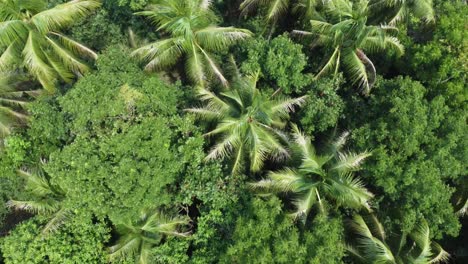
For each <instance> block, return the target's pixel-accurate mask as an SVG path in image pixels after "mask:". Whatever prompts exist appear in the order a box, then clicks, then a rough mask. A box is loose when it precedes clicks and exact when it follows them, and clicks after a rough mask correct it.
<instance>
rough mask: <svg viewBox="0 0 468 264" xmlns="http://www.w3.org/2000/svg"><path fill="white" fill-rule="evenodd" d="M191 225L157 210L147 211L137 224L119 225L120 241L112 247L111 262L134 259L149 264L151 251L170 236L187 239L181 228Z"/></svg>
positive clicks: (183, 219) (180, 218) (142, 213)
mask: <svg viewBox="0 0 468 264" xmlns="http://www.w3.org/2000/svg"><path fill="white" fill-rule="evenodd" d="M187 224H189V220H188V218H182V217H174V218H169V217H167V216H166V215H164V214H163V213H161V212H160V211H158V210H155V209H146V210H143V211H142V212H141V215H140V217H139V219H138V220H137V222H136V223H125V224H118V225H117V226H116V227H117V231H118V233H119V234H120V239H119V240H118V241H117V243H116V244H115V245H114V246H112V247H110V249H109V251H110V254H109V260H110V261H111V262H119V261H121V260H125V259H127V260H128V259H129V258H134V259H135V262H136V263H140V264H146V263H149V258H150V254H151V249H152V248H153V247H154V246H157V245H159V244H161V243H162V242H163V239H164V238H166V237H168V236H177V237H187V236H188V235H189V234H190V233H188V232H180V227H183V226H185V225H187Z"/></svg>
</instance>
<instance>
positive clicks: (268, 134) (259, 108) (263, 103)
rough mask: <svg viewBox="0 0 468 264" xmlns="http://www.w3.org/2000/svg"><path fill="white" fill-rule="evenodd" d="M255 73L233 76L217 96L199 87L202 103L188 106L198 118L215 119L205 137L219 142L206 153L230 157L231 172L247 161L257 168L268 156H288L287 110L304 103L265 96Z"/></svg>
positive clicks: (215, 157)
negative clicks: (201, 105)
mask: <svg viewBox="0 0 468 264" xmlns="http://www.w3.org/2000/svg"><path fill="white" fill-rule="evenodd" d="M257 80H258V75H254V76H241V75H240V74H239V73H238V72H237V73H236V77H235V78H233V82H232V84H231V88H230V89H229V90H226V91H223V92H221V93H220V94H219V95H216V94H215V93H213V92H211V91H208V90H206V89H201V90H200V99H201V100H202V101H203V102H205V105H204V106H203V107H200V108H192V109H188V111H190V112H192V113H195V114H196V115H198V116H199V117H200V118H201V119H204V120H207V121H215V122H216V124H217V125H216V127H215V128H214V129H213V130H212V131H210V132H208V133H207V134H206V135H207V136H218V142H217V143H216V144H215V146H214V147H213V148H212V150H211V151H210V153H209V154H208V156H207V159H208V160H211V159H218V158H219V159H224V158H227V157H229V158H232V159H233V165H232V172H233V173H234V174H237V173H240V172H242V170H243V168H244V167H245V164H246V163H249V164H250V165H249V168H250V171H252V172H257V171H259V170H260V169H261V168H262V166H263V164H264V162H265V160H266V159H267V158H272V159H275V160H282V159H285V158H287V157H289V152H288V150H287V149H286V147H285V142H286V141H287V137H286V135H285V134H284V133H283V132H282V131H281V129H283V128H284V127H285V126H286V120H287V119H288V118H289V113H290V112H292V111H294V108H295V106H300V105H302V104H303V103H304V102H305V99H306V97H305V96H303V97H299V98H294V99H291V98H284V97H281V96H280V95H278V94H273V95H267V94H265V93H262V92H261V91H260V90H259V89H258V88H257Z"/></svg>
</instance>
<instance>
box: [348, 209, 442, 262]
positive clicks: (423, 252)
mask: <svg viewBox="0 0 468 264" xmlns="http://www.w3.org/2000/svg"><path fill="white" fill-rule="evenodd" d="M351 228H352V229H353V230H354V232H355V233H356V234H357V235H358V238H357V239H356V241H355V243H356V246H351V245H349V246H348V247H347V248H348V252H350V254H351V256H353V257H354V258H355V259H356V261H358V263H389V264H430V263H443V262H447V261H448V258H449V254H448V253H447V252H446V251H444V250H443V249H442V247H441V246H440V245H439V244H437V243H436V242H431V240H430V230H429V226H428V225H427V223H426V222H425V221H423V222H422V223H421V224H420V225H418V226H416V228H415V229H414V230H413V231H412V232H411V233H410V234H409V236H408V234H401V235H399V236H392V237H391V238H388V237H387V236H386V234H385V230H384V228H383V226H382V224H381V223H380V222H379V221H378V220H377V218H376V217H375V216H373V215H370V216H368V217H362V216H360V215H355V216H354V219H353V221H352V222H351Z"/></svg>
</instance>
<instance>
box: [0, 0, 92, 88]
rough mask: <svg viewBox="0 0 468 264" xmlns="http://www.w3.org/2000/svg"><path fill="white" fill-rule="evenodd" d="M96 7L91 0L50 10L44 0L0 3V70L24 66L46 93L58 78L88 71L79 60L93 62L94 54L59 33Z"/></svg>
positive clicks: (71, 3) (80, 0)
mask: <svg viewBox="0 0 468 264" xmlns="http://www.w3.org/2000/svg"><path fill="white" fill-rule="evenodd" d="M99 6H100V3H99V2H97V1H94V0H79V1H70V2H67V3H64V4H60V5H57V6H55V7H53V8H50V9H47V1H44V0H26V1H2V2H0V23H1V30H0V53H1V55H0V70H4V69H11V68H16V67H17V66H18V65H21V66H24V67H26V69H27V70H28V71H29V72H30V73H31V74H32V75H33V76H34V77H35V78H36V79H37V80H38V81H39V82H40V83H41V85H42V86H43V87H44V88H45V89H47V90H49V91H54V90H55V88H56V86H55V83H56V81H57V80H58V79H61V80H64V81H68V82H69V81H71V80H72V79H73V77H74V76H80V75H82V74H83V73H85V72H87V71H88V70H89V67H88V66H87V65H86V63H84V62H83V61H82V60H81V59H80V58H83V57H85V58H91V59H95V58H96V54H95V53H94V52H93V51H91V50H90V49H88V48H87V47H85V46H83V45H82V44H80V43H78V42H76V41H74V40H72V39H70V38H68V37H66V36H65V35H62V34H61V33H60V31H61V30H63V29H64V28H66V27H69V26H70V25H72V24H73V23H75V22H76V20H77V19H80V18H82V17H85V16H86V15H87V14H89V13H90V12H91V11H93V10H94V9H96V8H98V7H99Z"/></svg>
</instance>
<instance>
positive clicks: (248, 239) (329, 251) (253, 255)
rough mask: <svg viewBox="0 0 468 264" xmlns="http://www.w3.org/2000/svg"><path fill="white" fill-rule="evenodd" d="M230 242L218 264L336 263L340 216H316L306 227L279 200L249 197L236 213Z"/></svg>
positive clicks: (341, 245)
mask: <svg viewBox="0 0 468 264" xmlns="http://www.w3.org/2000/svg"><path fill="white" fill-rule="evenodd" d="M239 215H240V216H239V218H238V219H237V222H236V227H235V230H234V232H233V237H232V244H231V245H230V246H229V248H228V249H227V251H226V253H225V254H224V255H223V256H222V258H221V260H220V263H313V264H319V263H325V264H332V263H340V261H341V258H342V257H343V255H344V251H345V250H344V249H345V247H344V243H343V226H342V223H341V219H328V218H327V217H326V216H321V217H317V218H316V219H314V221H313V222H312V223H311V226H310V227H307V228H304V230H301V229H300V228H298V227H296V226H294V223H293V221H291V219H290V218H288V217H287V216H285V215H284V213H283V211H282V209H281V201H280V200H279V199H278V198H276V197H272V198H270V199H268V200H266V201H263V200H262V199H260V198H255V199H253V200H252V202H251V205H250V206H249V207H248V208H246V211H245V213H241V214H239Z"/></svg>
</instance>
